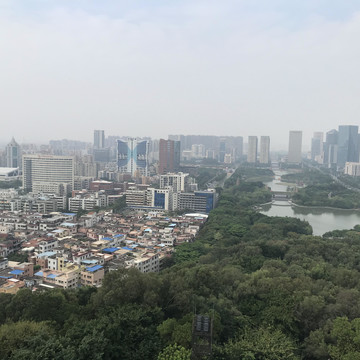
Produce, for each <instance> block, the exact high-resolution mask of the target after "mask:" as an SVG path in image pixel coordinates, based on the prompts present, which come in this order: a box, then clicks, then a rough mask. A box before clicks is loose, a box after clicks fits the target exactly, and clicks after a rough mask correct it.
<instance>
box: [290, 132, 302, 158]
mask: <svg viewBox="0 0 360 360" xmlns="http://www.w3.org/2000/svg"><path fill="white" fill-rule="evenodd" d="M301 146H302V131H290V132H289V152H288V163H292V164H300V163H301V161H302V157H301Z"/></svg>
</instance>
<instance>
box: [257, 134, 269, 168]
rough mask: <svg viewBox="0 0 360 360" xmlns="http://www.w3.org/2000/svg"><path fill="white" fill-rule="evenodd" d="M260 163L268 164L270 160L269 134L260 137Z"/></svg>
mask: <svg viewBox="0 0 360 360" xmlns="http://www.w3.org/2000/svg"><path fill="white" fill-rule="evenodd" d="M259 162H260V164H268V163H269V162H270V136H261V137H260V156H259Z"/></svg>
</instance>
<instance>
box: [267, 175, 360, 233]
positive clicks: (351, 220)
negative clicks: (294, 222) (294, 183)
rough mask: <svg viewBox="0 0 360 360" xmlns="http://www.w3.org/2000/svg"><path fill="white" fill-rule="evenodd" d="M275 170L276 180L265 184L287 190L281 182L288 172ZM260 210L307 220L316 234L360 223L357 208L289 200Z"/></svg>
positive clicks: (276, 189) (271, 214)
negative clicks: (316, 204)
mask: <svg viewBox="0 0 360 360" xmlns="http://www.w3.org/2000/svg"><path fill="white" fill-rule="evenodd" d="M274 172H275V178H274V180H273V181H271V182H268V183H265V185H266V186H269V187H270V188H271V189H272V190H273V191H286V189H287V185H283V184H280V176H281V175H283V174H286V173H285V172H281V171H274ZM260 212H261V213H262V214H265V215H268V216H289V217H296V218H299V219H301V220H306V221H308V222H309V224H310V225H311V226H312V228H313V234H314V235H323V234H324V233H326V232H327V231H331V230H336V229H339V230H342V229H352V228H353V227H354V226H355V225H357V224H360V211H357V210H338V209H329V208H321V207H319V208H311V207H300V206H295V205H290V204H289V203H288V202H287V201H275V202H274V203H273V204H268V205H263V206H262V210H261V211H260Z"/></svg>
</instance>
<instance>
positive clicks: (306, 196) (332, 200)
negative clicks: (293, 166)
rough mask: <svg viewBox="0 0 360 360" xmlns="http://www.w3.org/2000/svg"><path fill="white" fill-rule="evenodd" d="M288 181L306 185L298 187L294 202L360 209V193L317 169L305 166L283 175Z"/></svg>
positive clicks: (306, 204) (305, 204)
mask: <svg viewBox="0 0 360 360" xmlns="http://www.w3.org/2000/svg"><path fill="white" fill-rule="evenodd" d="M281 179H282V180H283V181H286V182H297V183H299V182H301V183H304V184H306V187H304V188H300V189H298V192H297V193H295V194H294V195H293V197H292V200H293V201H294V203H296V204H298V205H304V206H329V207H334V208H340V209H358V208H359V207H360V193H358V192H355V191H353V190H350V189H347V188H346V187H345V186H343V185H341V184H339V183H338V182H336V181H334V180H333V179H332V178H331V176H330V175H327V174H324V173H322V172H320V171H318V170H316V169H309V168H305V169H303V171H302V172H300V173H294V174H287V175H283V176H282V177H281Z"/></svg>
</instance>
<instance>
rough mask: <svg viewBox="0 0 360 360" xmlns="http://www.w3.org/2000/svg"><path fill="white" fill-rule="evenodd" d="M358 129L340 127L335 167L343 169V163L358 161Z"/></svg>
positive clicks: (349, 126)
mask: <svg viewBox="0 0 360 360" xmlns="http://www.w3.org/2000/svg"><path fill="white" fill-rule="evenodd" d="M358 133H359V127H358V126H357V125H340V126H339V135H338V151H337V166H338V167H339V168H344V167H345V163H346V162H347V161H349V162H358V161H359V137H358V136H359V135H358Z"/></svg>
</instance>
